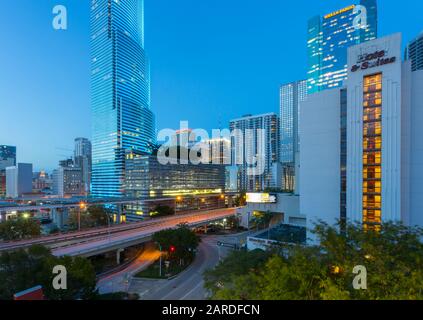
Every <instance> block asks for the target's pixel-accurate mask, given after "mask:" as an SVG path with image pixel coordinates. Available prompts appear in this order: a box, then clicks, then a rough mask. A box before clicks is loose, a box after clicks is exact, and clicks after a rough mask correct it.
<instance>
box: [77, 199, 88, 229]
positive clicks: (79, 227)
mask: <svg viewBox="0 0 423 320" xmlns="http://www.w3.org/2000/svg"><path fill="white" fill-rule="evenodd" d="M85 209H87V204H86V203H85V202H80V203H79V210H78V231H81V210H85Z"/></svg>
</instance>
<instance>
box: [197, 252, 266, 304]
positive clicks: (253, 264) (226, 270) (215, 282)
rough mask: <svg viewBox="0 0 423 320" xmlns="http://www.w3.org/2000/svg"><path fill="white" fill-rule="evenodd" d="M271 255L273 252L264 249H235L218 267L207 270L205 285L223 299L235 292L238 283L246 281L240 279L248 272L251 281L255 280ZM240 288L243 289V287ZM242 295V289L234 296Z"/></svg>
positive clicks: (218, 297)
mask: <svg viewBox="0 0 423 320" xmlns="http://www.w3.org/2000/svg"><path fill="white" fill-rule="evenodd" d="M270 256H271V253H269V252H264V251H262V250H254V251H238V252H236V251H233V252H231V253H230V254H229V256H228V257H227V258H226V259H225V260H223V261H221V262H220V263H219V264H218V265H217V266H216V268H214V269H213V270H208V271H206V272H205V274H204V280H205V287H206V288H207V289H208V290H210V291H211V292H212V294H213V295H215V296H216V298H217V299H223V296H227V295H229V294H232V293H235V291H236V290H235V289H236V288H238V287H237V286H236V285H237V284H242V283H243V282H244V281H243V280H239V281H238V278H239V277H241V276H244V275H247V274H248V275H249V276H251V281H252V282H254V281H253V280H254V275H255V274H257V273H258V272H259V271H260V269H261V268H262V266H263V265H264V264H265V262H266V261H267V260H268V259H269V257H270ZM239 289H242V287H240V288H239ZM247 292H248V291H247ZM250 292H252V291H250ZM222 295H223V296H222ZM241 296H243V291H242V290H241V291H240V292H239V293H237V294H236V295H235V296H233V298H234V299H236V298H237V297H238V298H240V297H241Z"/></svg>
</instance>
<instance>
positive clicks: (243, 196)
mask: <svg viewBox="0 0 423 320" xmlns="http://www.w3.org/2000/svg"><path fill="white" fill-rule="evenodd" d="M234 204H235V206H236V207H243V206H245V205H246V204H247V193H246V192H245V191H241V193H240V194H239V195H238V196H237V197H236V198H235V200H234Z"/></svg>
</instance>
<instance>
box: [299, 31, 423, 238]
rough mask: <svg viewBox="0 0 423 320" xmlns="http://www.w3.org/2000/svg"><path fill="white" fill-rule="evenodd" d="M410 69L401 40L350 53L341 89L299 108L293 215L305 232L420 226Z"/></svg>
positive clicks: (422, 113)
mask: <svg viewBox="0 0 423 320" xmlns="http://www.w3.org/2000/svg"><path fill="white" fill-rule="evenodd" d="M411 66H412V63H411V61H405V62H402V61H401V34H394V35H390V36H388V37H384V38H381V39H377V40H373V41H369V42H366V43H363V44H360V45H356V46H352V47H351V48H349V51H348V82H347V85H346V86H344V87H343V88H341V89H333V90H326V91H324V92H320V93H316V94H314V95H309V96H308V97H307V101H305V102H304V103H303V104H302V109H301V123H300V131H301V145H300V159H301V160H300V163H301V166H300V167H301V176H300V179H301V198H302V199H301V204H300V206H301V209H300V210H301V213H302V214H304V215H307V223H308V225H309V226H312V225H313V223H314V222H316V221H318V220H323V221H326V222H327V223H330V224H332V223H335V222H336V221H338V220H347V221H354V222H360V223H362V224H363V225H364V227H365V228H368V229H376V230H377V229H379V228H380V225H381V223H386V222H392V221H393V222H402V223H404V224H405V225H408V226H423V215H422V214H421V212H422V211H423V185H422V183H421V181H422V180H423V152H422V150H423V140H422V139H421V138H420V137H422V136H423V128H422V126H421V123H422V122H423V91H422V90H421V88H422V87H423V70H418V71H415V72H412V68H411ZM393 93H396V94H393ZM317 118H318V119H319V121H316V119H317Z"/></svg>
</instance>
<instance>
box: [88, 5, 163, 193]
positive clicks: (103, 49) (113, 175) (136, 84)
mask: <svg viewBox="0 0 423 320" xmlns="http://www.w3.org/2000/svg"><path fill="white" fill-rule="evenodd" d="M91 63H92V67H91V86H92V102H91V103H92V115H93V128H92V132H93V134H92V144H93V146H92V148H93V150H92V179H91V180H92V187H91V189H92V194H93V195H94V196H97V197H121V196H123V192H124V186H123V185H124V179H125V152H127V151H131V152H134V153H145V152H149V145H150V143H153V142H154V141H155V135H154V133H155V129H154V115H153V113H152V112H151V111H150V75H149V65H148V60H147V56H146V53H145V51H144V1H143V0H125V1H113V0H92V1H91Z"/></svg>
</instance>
